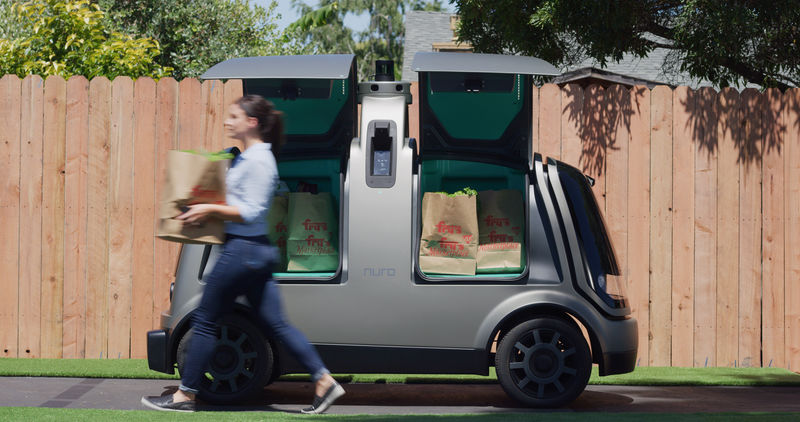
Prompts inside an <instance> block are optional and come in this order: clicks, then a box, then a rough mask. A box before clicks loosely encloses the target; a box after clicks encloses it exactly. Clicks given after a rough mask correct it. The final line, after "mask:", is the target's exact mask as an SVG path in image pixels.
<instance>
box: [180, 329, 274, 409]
mask: <svg viewBox="0 0 800 422" xmlns="http://www.w3.org/2000/svg"><path fill="white" fill-rule="evenodd" d="M192 332H193V330H191V329H190V330H189V331H187V332H186V334H184V336H183V337H182V338H181V340H180V343H178V353H177V361H178V370H179V371H181V372H183V371H182V370H183V364H184V362H185V361H186V353H187V352H188V349H189V338H190V337H191V335H192ZM273 356H274V355H273V352H272V346H271V344H270V343H269V341H268V340H267V339H266V338H265V337H264V334H263V333H262V332H261V330H260V329H258V327H257V326H256V325H255V324H253V323H252V322H250V321H249V320H248V319H246V318H244V317H242V316H240V315H236V314H231V315H226V316H225V317H223V318H222V319H221V320H220V322H219V331H218V333H217V343H216V345H215V347H214V354H213V355H212V356H211V361H210V363H209V367H208V368H207V370H206V371H207V372H206V377H205V378H203V380H202V382H201V385H200V388H199V390H200V391H199V393H198V396H199V397H200V399H201V400H203V401H206V402H208V403H215V404H227V403H233V402H240V401H243V400H247V399H249V398H252V397H253V396H254V395H256V394H259V393H261V392H262V391H263V389H264V386H265V385H266V383H267V380H268V379H269V378H270V377H271V374H272V372H273V368H274V365H273V364H274V357H273Z"/></svg>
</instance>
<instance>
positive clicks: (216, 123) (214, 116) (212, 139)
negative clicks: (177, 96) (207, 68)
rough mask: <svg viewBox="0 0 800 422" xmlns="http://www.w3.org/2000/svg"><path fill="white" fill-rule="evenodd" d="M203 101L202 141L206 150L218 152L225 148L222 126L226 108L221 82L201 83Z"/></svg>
mask: <svg viewBox="0 0 800 422" xmlns="http://www.w3.org/2000/svg"><path fill="white" fill-rule="evenodd" d="M203 99H204V103H205V107H206V112H205V113H204V116H205V119H206V125H205V133H204V135H203V136H204V139H205V142H206V145H208V149H210V150H211V151H219V150H221V149H223V148H225V145H224V143H225V142H224V141H225V130H224V128H223V126H222V124H223V121H224V120H225V114H226V113H227V111H228V106H227V105H225V86H224V84H223V83H222V81H215V80H211V81H205V82H203Z"/></svg>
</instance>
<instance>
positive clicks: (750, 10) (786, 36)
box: [455, 0, 800, 89]
mask: <svg viewBox="0 0 800 422" xmlns="http://www.w3.org/2000/svg"><path fill="white" fill-rule="evenodd" d="M455 4H456V8H457V11H458V13H459V15H460V16H461V23H460V26H459V29H458V36H459V38H460V39H461V40H462V41H467V42H470V43H471V44H472V45H473V47H474V48H475V50H476V51H478V52H485V53H522V54H525V55H529V56H534V57H539V58H542V59H544V60H547V61H549V62H551V63H553V64H554V65H556V66H569V65H575V64H579V63H582V62H583V61H584V60H587V59H593V60H594V61H596V62H598V63H599V64H600V65H601V66H604V65H605V64H606V63H607V62H608V61H610V60H614V61H620V60H621V59H622V58H623V57H624V55H626V54H629V55H632V56H635V57H645V56H647V55H648V54H649V53H650V52H652V51H653V50H654V49H655V48H664V49H667V50H669V54H670V57H671V61H670V62H668V63H665V66H666V68H665V69H664V73H666V74H670V73H675V72H676V71H678V70H680V71H685V72H688V73H689V74H690V76H692V77H694V78H703V79H707V80H709V81H711V82H713V83H714V84H715V85H717V86H718V87H724V86H728V85H734V84H741V83H745V82H751V83H755V84H759V85H762V86H764V87H769V86H777V87H780V88H784V89H785V88H787V87H789V86H792V85H794V86H798V85H800V46H799V45H798V43H797V42H796V40H797V38H798V37H800V30H798V25H797V22H800V8H799V7H797V1H796V0H775V1H770V2H752V1H727V2H720V1H709V0H683V1H667V0H647V1H635V2H619V1H615V0H598V1H582V0H494V1H492V2H486V1H480V0H455ZM671 63H675V64H676V66H674V67H670V65H671Z"/></svg>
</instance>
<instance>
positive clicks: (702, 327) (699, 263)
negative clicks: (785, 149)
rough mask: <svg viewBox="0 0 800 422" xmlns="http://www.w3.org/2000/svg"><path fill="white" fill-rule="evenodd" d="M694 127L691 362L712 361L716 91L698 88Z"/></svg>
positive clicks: (715, 227) (714, 272)
mask: <svg viewBox="0 0 800 422" xmlns="http://www.w3.org/2000/svg"><path fill="white" fill-rule="evenodd" d="M697 94H698V97H697V102H696V111H697V113H695V115H694V116H692V119H694V120H695V121H694V130H697V131H699V138H697V139H698V140H699V142H698V143H697V144H696V146H697V148H696V152H695V154H696V155H695V178H694V180H695V185H694V186H695V189H694V203H695V224H694V225H695V232H694V245H695V247H694V252H695V256H694V263H695V265H694V270H695V277H694V281H695V288H694V292H695V296H694V310H695V313H694V327H695V328H694V366H696V367H705V366H715V365H716V344H717V340H716V335H715V334H716V326H717V320H716V316H717V313H716V310H717V309H716V303H717V300H716V291H717V286H716V279H717V254H716V249H717V248H716V247H717V244H716V240H717V238H716V233H717V195H716V187H717V149H716V147H717V145H718V144H717V116H718V110H719V106H718V104H717V93H716V92H715V91H714V90H713V89H710V88H702V89H700V91H698V93H697Z"/></svg>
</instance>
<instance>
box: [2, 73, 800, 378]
mask: <svg viewBox="0 0 800 422" xmlns="http://www.w3.org/2000/svg"><path fill="white" fill-rule="evenodd" d="M415 91H416V86H414V87H412V92H415ZM241 92H242V87H241V84H240V83H239V82H236V81H232V82H228V83H225V84H223V83H221V82H218V81H206V82H203V83H200V82H199V81H197V80H194V79H185V80H183V81H181V82H180V83H178V82H176V81H174V80H172V79H169V78H166V79H162V80H160V81H158V82H155V81H153V80H151V79H146V78H143V79H138V80H136V81H133V80H131V79H130V78H125V77H121V78H117V79H115V80H114V81H113V82H111V81H108V80H107V79H105V78H96V79H93V80H92V81H87V80H86V79H85V78H82V77H73V78H70V79H69V80H68V81H65V80H63V79H61V78H59V77H49V78H47V80H42V79H41V78H40V77H37V76H29V77H27V78H25V79H23V80H20V79H18V78H17V77H15V76H5V77H3V78H2V79H0V159H2V163H0V164H1V165H0V222H2V224H0V239H1V240H2V246H0V292H2V294H0V356H7V357H46V358H106V357H109V358H129V357H133V358H143V357H145V355H146V339H145V333H146V332H147V330H149V329H152V328H154V327H156V326H157V325H158V324H159V314H160V312H161V311H163V310H165V309H167V307H168V286H169V283H170V282H171V281H172V273H173V271H174V267H175V260H176V256H177V248H176V245H174V244H171V243H168V242H164V241H158V240H156V239H155V238H154V236H153V233H154V227H155V221H156V218H155V215H156V204H157V198H159V196H160V192H159V190H158V186H159V185H160V183H159V181H160V178H161V177H162V176H163V174H164V161H163V158H162V157H163V155H164V152H165V151H167V150H169V149H173V148H182V149H185V148H194V149H199V148H204V149H220V148H222V146H223V145H229V144H230V141H229V140H225V137H224V134H223V129H222V121H223V120H224V114H225V110H226V107H227V104H229V103H230V102H231V101H232V100H233V99H235V98H236V97H238V96H239V95H241ZM410 108H411V113H410V115H411V116H412V120H411V121H410V133H411V136H416V134H417V133H418V124H417V122H416V119H415V118H414V117H413V116H414V113H415V110H416V104H413V105H412V106H411V107H410ZM533 120H534V128H535V129H534V133H533V147H534V149H535V150H536V151H538V152H540V153H542V155H544V156H550V157H554V158H558V159H561V160H563V161H565V162H567V163H570V164H573V165H575V166H577V167H579V168H581V169H582V170H584V171H585V172H586V173H587V174H589V175H591V176H592V177H594V178H595V179H596V180H597V183H596V185H595V187H594V189H595V192H596V194H597V197H598V199H599V202H600V204H601V207H602V208H603V209H604V211H605V218H606V223H607V225H608V226H609V230H610V231H611V236H612V238H613V242H614V245H615V248H616V252H617V255H618V258H619V260H620V264H621V267H622V268H623V270H624V275H623V277H624V278H625V280H626V283H627V289H628V296H629V299H630V302H631V306H632V308H633V312H634V315H635V317H636V318H637V319H638V321H639V331H640V337H639V338H640V340H639V344H640V346H639V365H657V366H666V365H672V366H772V367H785V368H789V369H792V370H794V371H798V370H800V139H799V138H800V90H790V91H787V92H786V93H781V92H779V91H775V90H768V91H766V92H765V93H759V92H758V91H754V90H745V91H743V92H742V93H739V92H737V91H734V90H730V89H725V90H723V91H721V92H719V93H718V92H716V91H714V90H711V89H701V90H699V91H693V90H690V89H688V88H686V87H679V88H677V89H674V90H672V89H670V88H668V87H658V88H655V89H653V90H649V89H647V88H644V87H635V88H633V89H631V90H628V89H626V88H623V87H621V86H613V87H611V88H609V89H603V88H600V87H597V86H590V87H588V88H586V89H583V88H581V87H579V86H575V85H568V86H565V87H558V86H555V85H545V86H544V87H542V88H535V89H534V95H533Z"/></svg>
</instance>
